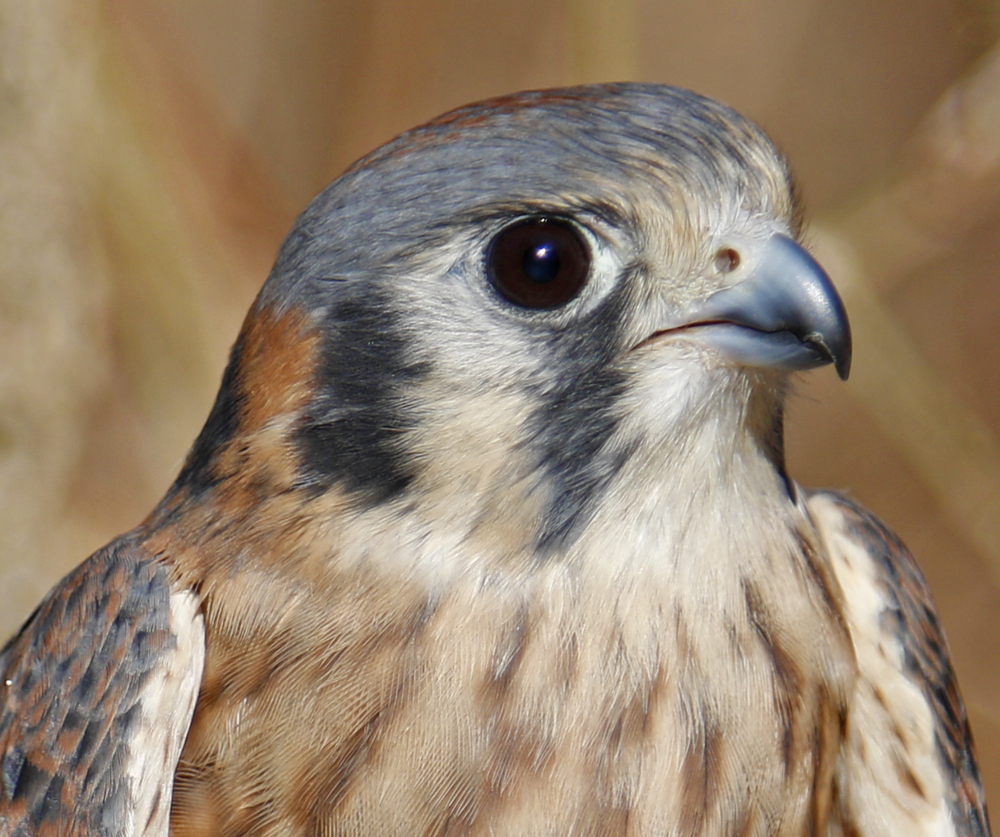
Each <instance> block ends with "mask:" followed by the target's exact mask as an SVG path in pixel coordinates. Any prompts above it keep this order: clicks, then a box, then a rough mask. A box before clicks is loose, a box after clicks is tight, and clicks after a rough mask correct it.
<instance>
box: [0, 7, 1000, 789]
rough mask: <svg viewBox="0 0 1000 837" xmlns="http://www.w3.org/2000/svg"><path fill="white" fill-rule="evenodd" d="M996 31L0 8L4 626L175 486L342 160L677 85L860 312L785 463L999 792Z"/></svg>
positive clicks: (709, 15)
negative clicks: (568, 104)
mask: <svg viewBox="0 0 1000 837" xmlns="http://www.w3.org/2000/svg"><path fill="white" fill-rule="evenodd" d="M998 37H1000V6H998V4H997V3H995V2H987V0H875V2H872V0H672V1H671V0H641V1H640V0H616V1H615V2H611V0H609V2H597V0H563V2H556V1H555V0H549V2H530V0H508V2H504V3H497V2H492V3H491V2H486V0H425V1H424V2H402V0H395V2H393V1H391V0H368V2H359V1H358V0H353V1H352V0H172V2H171V1H170V0H0V635H2V634H6V633H8V632H10V631H12V630H13V629H14V628H15V627H16V626H17V624H19V623H20V621H21V620H22V619H23V618H24V617H25V616H26V615H27V613H28V611H29V610H30V608H31V607H32V606H33V605H34V603H35V602H36V601H37V599H38V598H39V597H40V596H41V595H42V594H43V593H44V591H45V590H46V589H47V588H48V587H49V586H50V585H51V584H52V583H53V582H54V581H55V580H56V579H57V578H58V577H59V576H60V575H61V574H63V573H64V572H65V571H66V570H67V569H68V568H69V567H71V566H72V565H73V564H75V563H76V562H77V561H79V560H80V559H81V558H83V557H84V556H85V555H86V554H87V553H88V552H90V551H91V550H93V549H95V548H97V547H99V546H100V545H101V544H103V543H104V542H105V541H107V540H108V539H109V538H110V537H112V536H113V535H114V534H116V533H117V532H120V531H122V530H124V529H127V528H129V527H131V526H132V525H134V524H135V523H136V522H138V520H140V519H141V518H142V516H143V515H144V514H145V512H146V511H148V509H149V508H150V507H151V505H152V504H153V503H154V502H155V501H156V499H157V498H158V497H159V495H160V494H161V493H162V492H163V490H164V489H165V488H166V486H167V485H168V483H169V481H170V479H171V478H172V476H173V474H174V473H175V472H176V470H177V468H178V466H179V464H180V462H181V459H182V457H183V455H184V452H185V449H186V447H187V445H188V444H189V443H190V441H191V440H192V438H193V437H194V434H195V433H196V432H197V430H198V427H199V425H200V422H201V421H202V420H203V418H204V416H205V415H206V413H207V410H208V407H209V404H210V402H211V398H212V396H213V395H214V390H215V387H216V385H217V382H218V379H219V375H220V373H221V368H222V364H223V361H224V356H225V352H226V350H227V348H228V346H229V344H230V343H231V342H232V340H233V339H234V337H235V334H236V331H237V330H238V327H239V322H240V319H241V317H242V314H243V312H244V310H245V309H246V307H247V305H248V304H249V302H250V300H251V298H252V296H253V294H254V292H255V290H256V288H257V287H259V285H260V283H261V282H262V281H263V279H264V277H265V276H266V273H267V269H268V267H269V265H270V261H271V259H272V258H273V255H274V252H275V249H276V247H277V245H278V243H279V241H280V239H281V236H282V235H283V234H284V232H285V231H287V228H288V226H289V224H290V223H291V221H292V219H293V217H294V214H295V213H296V212H297V211H298V210H300V209H301V208H302V207H303V206H304V205H305V203H306V202H307V201H308V200H309V198H310V197H311V196H312V195H313V194H314V193H315V192H316V191H317V190H319V189H320V188H321V187H322V186H323V185H325V183H326V182H327V181H328V180H330V179H331V178H332V177H333V176H335V175H336V174H337V173H338V172H339V171H340V170H342V169H343V168H344V167H345V166H346V165H347V164H348V163H349V162H351V160H353V159H354V158H356V157H357V156H358V155H360V154H362V153H363V152H365V151H367V150H369V149H370V148H372V147H373V146H375V145H377V144H378V143H380V142H382V141H384V140H385V139H388V138H389V137H390V136H391V135H393V134H394V133H396V132H398V131H400V130H402V129H405V128H407V127H409V126H411V125H413V124H415V123H417V122H419V121H421V120H424V119H427V118H429V117H431V116H433V115H435V114H437V113H438V112H440V111H442V110H444V109H447V108H450V107H453V106H456V105H459V104H462V103H464V102H467V101H470V100H473V99H477V98H481V97H484V96H488V95H493V94H500V93H505V92H509V91H511V90H514V89H518V88H525V87H537V86H546V85H555V84H565V83H573V82H578V81H584V80H600V79H605V80H607V79H621V78H635V79H646V80H655V81H664V82H671V83H675V84H681V85H685V86H689V87H692V88H695V89H697V90H699V91H701V92H703V93H707V94H710V95H713V96H716V97H718V98H721V99H723V100H724V101H726V102H728V103H729V104H731V105H733V106H735V107H737V108H738V109H740V110H742V111H744V112H745V113H747V114H748V115H750V116H751V117H753V118H755V119H756V120H757V121H759V122H760V123H762V124H763V125H764V127H765V128H766V129H768V130H769V131H770V132H771V134H772V135H773V136H774V137H775V138H776V140H777V141H778V142H779V144H780V145H781V146H782V147H783V148H784V149H785V150H786V151H787V152H788V154H789V156H790V157H791V160H792V163H793V166H794V168H795V170H796V171H797V173H798V176H799V180H800V183H801V186H802V190H803V192H804V194H805V195H806V198H807V205H808V207H809V210H810V217H811V218H812V219H814V223H813V225H812V228H811V234H810V237H811V241H812V243H813V245H814V247H815V249H816V251H817V253H818V254H819V255H820V258H821V260H823V261H824V262H825V263H826V264H827V266H828V268H829V269H830V271H831V273H833V274H834V278H835V280H837V282H838V283H839V284H840V285H841V287H842V288H843V290H844V293H845V296H846V297H847V302H848V309H849V311H850V313H851V316H852V321H853V322H854V326H855V331H856V356H855V363H856V366H855V372H854V375H853V376H852V379H851V382H850V383H849V384H847V385H842V384H840V383H839V382H838V381H837V380H836V378H835V377H834V376H833V375H832V374H831V373H830V370H823V371H820V372H817V373H814V374H812V375H810V376H808V377H807V378H805V379H803V382H802V385H801V389H800V396H799V397H798V398H797V399H796V401H795V403H794V405H793V407H792V411H791V417H790V421H789V437H790V438H789V448H790V452H789V458H790V467H791V471H792V473H793V475H794V476H795V477H796V478H797V479H798V480H799V481H800V482H803V483H805V484H807V485H825V486H832V487H836V488H842V489H847V490H849V491H850V492H852V493H853V494H854V496H856V497H857V498H859V499H860V500H862V501H863V502H864V503H866V504H867V505H869V506H870V507H871V508H872V509H874V510H875V511H876V512H877V513H878V514H879V515H881V516H882V517H883V518H884V519H885V520H886V521H888V522H889V523H890V525H892V526H893V527H894V528H895V529H897V530H898V531H899V533H900V534H901V535H902V536H903V538H904V539H905V540H906V541H907V542H908V543H909V545H910V546H911V547H912V549H913V550H914V551H915V553H916V554H917V556H918V558H919V559H920V562H921V564H922V565H923V567H924V570H925V572H926V574H927V576H928V578H929V580H930V583H931V586H932V588H933V590H934V592H935V595H936V597H937V602H938V605H939V609H940V611H941V614H942V618H943V621H944V623H945V626H946V629H947V631H948V634H949V636H950V639H951V644H952V649H953V652H954V657H955V662H956V666H957V668H958V671H959V675H960V679H961V682H962V685H963V691H964V693H965V696H966V699H967V703H968V705H969V709H970V713H971V715H972V719H973V723H974V729H975V731H976V734H977V740H978V742H979V745H980V751H981V755H982V761H983V768H984V771H985V774H986V781H987V785H988V786H992V787H993V788H994V789H996V788H1000V448H998V444H997V441H996V440H997V438H998V436H1000V413H998V407H1000V386H998V381H1000V377H998V376H1000V339H998V338H1000V334H998V325H1000V278H998V267H1000V265H998V261H1000V260H998V254H1000V206H998V203H997V197H1000V52H997V51H996V49H995V48H994V44H995V42H996V41H997V39H998Z"/></svg>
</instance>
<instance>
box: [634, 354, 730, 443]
mask: <svg viewBox="0 0 1000 837" xmlns="http://www.w3.org/2000/svg"><path fill="white" fill-rule="evenodd" d="M628 374H629V381H630V385H629V392H628V395H627V396H626V403H625V405H624V406H625V413H626V415H628V416H630V417H631V418H630V422H631V421H635V422H638V423H640V424H641V426H642V427H643V428H645V429H646V431H647V432H653V433H657V431H659V432H660V433H668V434H671V433H672V432H675V431H677V430H680V429H681V428H682V427H688V426H690V424H691V423H692V422H697V421H699V419H700V418H703V417H704V411H705V408H706V407H707V406H709V405H711V404H718V400H719V396H720V393H721V392H724V391H725V390H727V389H729V388H730V387H731V384H732V379H733V378H734V370H732V369H728V368H725V367H724V366H723V365H722V364H720V358H719V356H718V354H717V353H716V352H715V351H714V350H712V349H711V348H709V347H707V346H702V345H700V344H698V343H696V342H694V341H691V340H685V339H663V340H661V341H658V342H654V343H652V344H650V345H648V346H645V347H643V348H641V349H639V350H636V351H635V357H634V358H633V359H632V360H631V362H630V363H629V369H628ZM636 429H637V430H638V429H640V428H636Z"/></svg>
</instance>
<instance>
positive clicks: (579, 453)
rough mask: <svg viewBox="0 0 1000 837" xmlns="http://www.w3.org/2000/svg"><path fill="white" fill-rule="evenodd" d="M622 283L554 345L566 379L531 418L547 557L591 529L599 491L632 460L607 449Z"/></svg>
mask: <svg viewBox="0 0 1000 837" xmlns="http://www.w3.org/2000/svg"><path fill="white" fill-rule="evenodd" d="M627 285H628V283H627V282H621V283H619V285H618V288H617V289H616V291H614V292H613V293H612V294H611V295H610V296H609V297H608V298H607V299H606V300H605V301H604V303H603V304H602V305H601V306H600V307H599V308H598V309H597V311H595V312H594V314H593V315H592V316H591V317H590V319H589V320H584V321H578V322H576V323H573V324H572V325H570V326H569V327H568V328H567V329H566V330H565V331H563V332H560V333H558V334H554V335H553V337H552V341H551V352H552V355H553V358H552V361H551V363H552V365H553V368H555V369H558V370H560V372H561V374H560V377H559V380H558V381H557V383H556V386H555V388H554V389H553V390H552V391H550V392H548V393H547V394H546V395H545V396H544V403H543V404H542V406H541V407H540V408H539V409H538V411H537V413H536V415H535V416H534V417H533V418H532V420H531V425H532V426H535V427H538V432H537V434H536V436H535V438H534V440H533V443H534V445H535V447H536V448H537V449H538V451H539V454H540V458H541V461H540V464H541V467H542V469H543V472H544V474H545V477H546V479H547V481H548V483H549V487H550V490H551V500H550V502H549V504H548V508H547V509H546V511H545V512H544V513H543V516H542V524H541V527H540V528H539V531H538V533H537V535H536V538H535V542H536V546H537V548H538V550H539V552H540V553H542V554H543V555H545V554H548V553H551V552H552V551H554V550H557V549H560V548H565V547H566V546H568V545H569V544H570V543H571V542H572V541H573V540H574V539H575V538H576V536H577V535H578V534H579V532H580V530H581V529H582V527H583V526H585V525H586V523H587V521H588V519H589V516H590V514H591V512H592V510H593V508H594V507H595V506H596V505H597V503H598V502H599V501H600V497H601V494H602V493H603V491H604V489H605V488H607V486H608V484H609V483H610V482H611V480H612V479H613V478H614V476H615V475H616V474H617V473H618V471H619V470H620V469H621V467H622V465H623V464H624V463H625V461H626V460H627V458H628V456H629V453H630V452H629V451H628V450H624V449H623V450H619V451H612V450H609V449H608V447H607V443H608V441H609V440H610V439H611V436H612V434H613V433H614V432H615V429H616V427H617V426H618V421H619V411H618V405H617V402H618V399H619V398H620V397H621V395H622V394H623V393H624V391H625V388H626V387H625V375H624V373H623V372H622V370H621V369H620V368H618V367H616V366H615V365H614V359H615V358H616V356H617V355H618V347H619V343H620V341H621V327H622V322H623V319H624V316H625V311H626V287H627Z"/></svg>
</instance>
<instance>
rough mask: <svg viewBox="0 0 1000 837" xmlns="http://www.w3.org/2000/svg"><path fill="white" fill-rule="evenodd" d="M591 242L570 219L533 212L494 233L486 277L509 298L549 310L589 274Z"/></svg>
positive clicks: (576, 291) (567, 298)
mask: <svg viewBox="0 0 1000 837" xmlns="http://www.w3.org/2000/svg"><path fill="white" fill-rule="evenodd" d="M590 265H591V252H590V246H589V244H588V243H587V241H586V239H585V238H584V237H583V235H582V233H581V232H580V230H579V229H578V228H577V227H576V225H575V224H573V223H572V222H570V221H568V220H566V219H564V218H559V217H551V216H536V217H533V218H523V219H521V220H519V221H515V222H514V223H513V224H510V225H509V226H507V227H504V228H503V229H502V230H500V232H498V233H497V234H496V235H495V236H494V237H493V240H492V241H491V242H490V244H489V246H488V247H487V249H486V276H487V278H488V279H489V282H490V284H491V285H492V286H493V287H494V288H495V289H496V290H497V292H498V293H499V294H500V295H501V296H502V297H503V298H504V299H506V300H507V301H508V302H511V303H513V304H514V305H517V306H519V307H521V308H533V309H551V308H558V307H560V306H562V305H565V304H566V303H567V302H569V301H570V300H572V299H573V298H574V297H576V296H577V294H579V292H580V291H581V290H582V288H583V286H584V285H585V284H586V283H587V279H588V278H589V276H590Z"/></svg>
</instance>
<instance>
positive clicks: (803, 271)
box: [690, 234, 851, 380]
mask: <svg viewBox="0 0 1000 837" xmlns="http://www.w3.org/2000/svg"><path fill="white" fill-rule="evenodd" d="M749 267H750V273H749V275H748V276H747V278H746V279H744V280H743V281H742V282H739V283H737V284H736V285H733V286H732V287H730V288H726V289H725V290H722V291H718V292H717V293H715V294H713V295H712V296H710V297H709V298H708V299H707V300H706V301H705V303H704V304H702V305H699V306H698V308H697V310H696V311H695V312H694V316H695V319H694V320H692V321H691V322H690V325H700V326H709V325H710V326H711V327H710V328H704V329H703V330H701V329H700V331H701V334H702V339H705V340H706V341H707V342H708V343H710V344H711V345H714V346H715V347H716V348H718V349H720V350H721V351H723V352H725V353H726V354H728V355H730V356H731V357H733V358H734V359H735V360H737V361H739V362H741V363H745V364H747V365H748V366H775V367H781V368H785V369H811V368H813V367H816V366H824V365H825V364H827V363H832V364H833V365H834V366H835V367H836V369H837V374H838V375H840V377H841V378H842V379H843V380H847V376H848V374H849V373H850V371H851V327H850V324H849V323H848V321H847V312H846V311H845V310H844V303H843V302H842V301H841V299H840V296H839V295H838V294H837V289H836V288H834V286H833V282H831V281H830V277H829V276H827V275H826V271H824V270H823V268H822V267H820V266H819V264H818V263H817V262H816V260H815V259H814V258H813V257H812V256H810V255H809V253H807V252H806V251H805V249H803V248H802V247H801V246H800V245H799V244H797V243H796V242H794V241H793V240H792V239H790V238H789V237H788V236H785V235H780V234H775V235H773V236H771V238H770V239H768V241H767V242H766V243H765V244H764V246H763V248H762V250H761V251H760V253H759V258H758V259H757V261H756V264H754V265H750V266H749Z"/></svg>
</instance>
